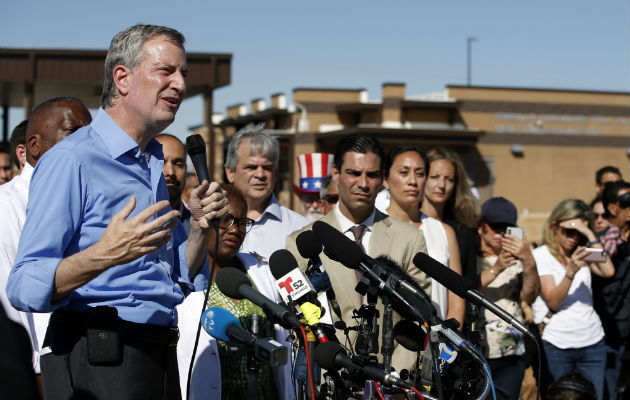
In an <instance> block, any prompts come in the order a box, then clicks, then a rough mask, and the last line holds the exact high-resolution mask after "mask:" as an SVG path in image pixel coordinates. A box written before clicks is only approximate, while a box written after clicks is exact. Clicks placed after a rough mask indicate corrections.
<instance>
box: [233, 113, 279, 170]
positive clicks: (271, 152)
mask: <svg viewBox="0 0 630 400" xmlns="http://www.w3.org/2000/svg"><path fill="white" fill-rule="evenodd" d="M264 128H265V124H264V123H263V124H258V125H254V124H249V125H247V126H246V127H244V128H242V129H241V130H239V131H238V132H236V133H235V134H234V136H232V138H231V139H230V144H229V145H228V149H227V155H226V157H225V165H224V166H225V167H226V168H229V169H231V170H232V171H234V170H236V164H238V162H239V154H238V148H239V147H240V146H241V143H243V141H244V140H246V139H249V154H260V155H262V156H265V157H267V158H268V159H270V160H272V161H273V168H274V170H277V169H278V157H279V154H280V144H279V143H278V140H277V139H276V138H274V137H273V136H271V135H270V134H269V133H268V132H266V131H265V129H264Z"/></svg>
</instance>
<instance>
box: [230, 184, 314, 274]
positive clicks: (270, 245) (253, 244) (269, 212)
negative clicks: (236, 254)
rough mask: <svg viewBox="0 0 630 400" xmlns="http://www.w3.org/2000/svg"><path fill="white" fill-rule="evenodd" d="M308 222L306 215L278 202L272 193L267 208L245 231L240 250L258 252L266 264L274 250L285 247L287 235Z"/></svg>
mask: <svg viewBox="0 0 630 400" xmlns="http://www.w3.org/2000/svg"><path fill="white" fill-rule="evenodd" d="M309 223H310V221H309V220H308V219H306V217H304V216H302V215H300V214H298V213H296V212H294V211H291V210H289V209H288V208H286V207H283V206H281V205H280V204H278V200H277V199H276V196H275V195H274V194H272V195H271V199H270V200H269V204H268V205H267V208H265V211H264V212H263V213H262V215H261V216H260V217H259V218H258V219H257V220H256V221H255V222H254V226H253V227H252V229H251V230H250V231H249V232H247V235H246V236H245V240H244V241H243V247H242V248H241V251H242V252H244V253H251V254H253V255H254V256H256V254H258V255H259V256H260V257H261V258H260V260H259V261H262V262H263V263H265V264H268V263H269V257H270V256H271V254H272V253H273V252H274V251H276V250H279V249H284V248H285V243H286V239H287V236H288V235H289V234H290V233H291V232H294V231H297V230H298V229H301V228H303V227H305V226H306V225H308V224H309ZM254 253H256V254H254Z"/></svg>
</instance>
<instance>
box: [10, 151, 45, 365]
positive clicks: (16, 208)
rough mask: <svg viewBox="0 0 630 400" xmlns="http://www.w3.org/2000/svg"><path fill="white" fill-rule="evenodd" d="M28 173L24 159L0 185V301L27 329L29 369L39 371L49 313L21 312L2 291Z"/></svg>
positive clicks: (14, 245)
mask: <svg viewBox="0 0 630 400" xmlns="http://www.w3.org/2000/svg"><path fill="white" fill-rule="evenodd" d="M32 175H33V167H32V166H31V165H30V164H29V163H26V164H25V165H24V168H23V169H22V173H21V174H20V175H18V176H16V177H15V178H13V179H12V180H10V181H9V182H7V183H5V184H4V185H2V186H0V304H2V307H4V310H5V311H6V313H7V316H8V317H9V318H11V319H12V320H13V321H15V322H17V323H19V324H21V325H22V326H24V328H25V329H26V331H27V332H28V335H29V338H30V340H31V347H32V349H33V360H32V361H33V369H34V370H35V373H37V374H39V373H40V367H39V351H40V350H41V345H42V342H43V340H44V336H45V335H46V329H47V327H48V318H49V314H48V313H45V314H44V313H25V312H22V311H18V310H16V309H15V308H13V306H11V304H10V303H9V299H8V298H7V292H6V286H7V279H8V278H9V273H10V272H11V268H13V262H14V261H15V255H16V253H17V247H18V242H19V240H20V234H21V233H22V227H23V226H24V220H25V219H26V204H27V202H28V187H29V184H30V183H31V176H32Z"/></svg>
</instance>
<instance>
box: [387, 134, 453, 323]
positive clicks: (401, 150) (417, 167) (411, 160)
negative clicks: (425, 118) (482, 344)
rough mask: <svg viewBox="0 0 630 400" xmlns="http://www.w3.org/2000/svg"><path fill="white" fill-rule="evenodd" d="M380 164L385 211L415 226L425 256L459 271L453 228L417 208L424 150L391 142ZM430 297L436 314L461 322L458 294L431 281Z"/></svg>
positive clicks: (424, 170) (424, 169)
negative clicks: (386, 202) (386, 195)
mask: <svg viewBox="0 0 630 400" xmlns="http://www.w3.org/2000/svg"><path fill="white" fill-rule="evenodd" d="M384 167H385V168H384V170H385V179H384V181H383V184H384V186H385V188H386V189H387V190H388V191H389V197H390V203H389V206H388V207H387V209H386V210H385V211H386V212H387V214H389V215H390V216H392V217H394V218H397V219H400V220H401V221H404V222H407V223H410V224H412V225H414V226H416V227H418V228H419V229H420V230H421V231H422V233H423V235H424V238H425V241H426V244H427V251H428V254H429V256H431V257H433V258H434V259H436V260H437V261H439V262H441V263H442V264H444V265H445V266H447V267H449V268H451V269H452V270H453V271H455V272H457V273H458V274H460V275H461V264H460V261H459V248H458V247H457V239H456V237H455V232H454V231H453V229H452V228H451V227H450V226H448V225H446V224H443V223H442V222H440V221H438V220H436V219H435V218H431V217H428V216H427V215H426V214H424V213H422V212H420V203H421V201H422V197H423V193H424V184H425V182H426V177H427V170H428V168H427V158H426V156H425V154H424V151H423V150H422V149H420V148H418V147H416V146H410V145H402V146H395V147H393V148H392V149H391V150H390V151H389V152H388V153H387V156H386V157H385V164H384ZM431 298H432V300H433V302H434V304H435V305H436V308H437V310H438V316H439V317H440V318H442V319H450V318H455V319H456V320H457V321H458V322H459V324H460V326H462V324H463V321H464V311H465V302H464V300H463V299H462V298H460V297H458V296H457V295H456V294H454V293H452V292H449V291H447V290H446V288H445V287H444V286H442V285H441V284H439V283H438V282H436V281H433V282H432V289H431Z"/></svg>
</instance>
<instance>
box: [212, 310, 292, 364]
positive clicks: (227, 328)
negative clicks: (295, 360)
mask: <svg viewBox="0 0 630 400" xmlns="http://www.w3.org/2000/svg"><path fill="white" fill-rule="evenodd" d="M201 326H203V329H205V330H206V332H208V334H209V335H210V336H212V337H213V338H215V339H218V340H222V341H224V342H230V341H235V342H238V343H243V344H245V345H247V346H250V347H253V349H254V356H255V357H256V358H258V359H259V360H260V361H263V362H265V363H267V364H269V365H270V366H272V367H277V366H279V365H283V364H286V362H287V359H288V350H287V348H286V347H285V346H283V345H281V344H280V343H278V342H276V341H275V340H273V339H272V338H266V339H258V338H256V336H254V335H253V334H252V333H251V332H248V331H246V330H245V329H243V328H242V327H241V323H240V322H239V320H238V318H236V317H235V316H234V315H233V314H232V313H231V312H229V311H228V310H226V309H223V308H221V307H211V308H209V309H207V310H206V311H204V313H203V314H202V315H201Z"/></svg>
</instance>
